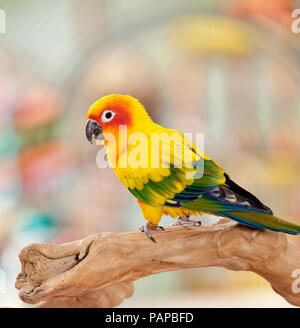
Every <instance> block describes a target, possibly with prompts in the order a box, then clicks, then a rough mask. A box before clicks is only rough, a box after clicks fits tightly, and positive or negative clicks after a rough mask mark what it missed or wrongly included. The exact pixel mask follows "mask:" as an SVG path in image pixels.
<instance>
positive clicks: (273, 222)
mask: <svg viewBox="0 0 300 328" xmlns="http://www.w3.org/2000/svg"><path fill="white" fill-rule="evenodd" d="M218 214H219V215H222V216H224V217H227V218H229V219H232V220H235V221H238V222H239V223H241V224H244V225H247V226H250V227H253V228H264V229H268V230H273V231H281V232H285V233H289V234H292V235H296V234H298V233H300V226H299V225H297V224H294V223H291V222H288V221H284V220H282V219H279V218H278V217H276V216H273V215H270V214H262V213H249V212H233V211H232V212H223V211H222V212H218Z"/></svg>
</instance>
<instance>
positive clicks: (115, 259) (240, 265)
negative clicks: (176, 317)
mask: <svg viewBox="0 0 300 328" xmlns="http://www.w3.org/2000/svg"><path fill="white" fill-rule="evenodd" d="M153 235H154V236H155V239H156V241H157V243H153V242H151V241H150V240H148V239H147V238H146V236H145V235H144V234H143V233H141V232H130V233H121V234H98V235H92V236H89V237H87V238H85V239H83V240H80V241H74V242H71V243H68V244H63V245H57V246H54V245H50V244H32V245H29V246H27V247H25V248H24V249H23V250H22V251H21V253H20V261H21V265H22V270H21V273H20V274H19V275H18V277H17V280H16V288H17V289H19V290H20V293H19V296H20V298H21V299H22V300H23V301H24V302H27V303H38V302H41V301H43V303H42V304H41V305H40V306H42V307H114V306H117V305H118V304H120V303H121V302H122V301H123V299H125V298H126V297H129V296H131V295H132V293H133V286H132V282H133V281H135V280H137V279H139V278H142V277H145V276H148V275H151V274H155V273H159V272H164V271H174V270H179V269H184V268H198V267H208V266H217V267H222V268H226V269H228V270H237V271H252V272H255V273H257V274H258V275H260V276H262V277H263V278H265V279H266V280H267V281H269V283H270V284H271V286H272V288H273V289H274V291H275V292H277V293H278V294H280V295H281V296H282V297H284V298H285V299H286V300H287V301H288V302H289V303H291V304H294V305H298V306H300V293H295V292H293V291H292V285H293V282H294V281H295V277H293V276H292V272H293V270H295V269H300V249H299V246H297V244H295V243H294V242H293V241H291V240H289V239H288V238H287V237H286V235H285V234H282V233H277V232H271V231H267V230H251V229H248V228H246V227H243V226H240V225H236V224H234V223H232V222H230V223H228V222H224V221H221V223H218V224H216V225H213V226H207V227H200V228H196V227H170V228H167V229H166V231H159V232H154V233H153Z"/></svg>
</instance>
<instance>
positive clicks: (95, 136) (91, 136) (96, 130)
mask: <svg viewBox="0 0 300 328" xmlns="http://www.w3.org/2000/svg"><path fill="white" fill-rule="evenodd" d="M85 134H86V137H87V139H88V141H89V142H90V143H91V144H92V145H96V141H97V140H104V137H103V134H102V128H101V126H100V125H99V124H98V123H97V122H96V121H95V120H92V119H89V120H88V121H87V123H86V127H85Z"/></svg>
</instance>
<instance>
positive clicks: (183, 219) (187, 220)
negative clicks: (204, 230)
mask: <svg viewBox="0 0 300 328" xmlns="http://www.w3.org/2000/svg"><path fill="white" fill-rule="evenodd" d="M182 225H190V226H193V227H200V226H201V221H194V220H190V216H189V215H186V216H180V217H179V218H178V220H177V221H176V222H175V223H172V226H182Z"/></svg>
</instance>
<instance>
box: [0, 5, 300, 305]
mask: <svg viewBox="0 0 300 328" xmlns="http://www.w3.org/2000/svg"><path fill="white" fill-rule="evenodd" d="M295 8H300V1H290V0H272V1H264V0H243V1H235V0H227V1H218V0H206V1H200V0H189V1H174V0H164V1H157V0H131V1H122V0H85V1H80V0H64V1H51V0H44V1H38V0H22V1H11V0H0V9H2V10H5V13H6V34H0V306H8V307H11V306H12V307H16V306H21V307H27V306H29V305H26V304H24V303H22V302H21V301H20V300H19V299H18V296H17V291H16V290H15V288H14V281H15V278H16V275H17V273H18V272H19V270H20V264H19V261H18V257H17V255H18V253H19V251H20V250H21V248H22V247H23V246H25V245H27V244H29V243H33V242H51V243H63V242H68V241H71V240H75V239H80V238H82V237H85V236H86V235H88V234H91V233H95V232H101V231H113V232H122V231H129V230H133V229H137V228H138V226H139V225H141V224H143V219H142V216H141V213H140V210H139V208H138V206H137V204H136V202H135V200H134V199H133V197H131V196H130V195H129V194H128V192H127V191H126V189H125V188H124V187H123V186H122V185H121V184H120V183H119V182H118V181H117V178H116V177H115V176H114V174H113V172H112V170H110V169H99V168H98V167H97V165H96V153H97V151H98V149H97V148H95V147H92V145H90V144H89V143H88V142H87V140H86V138H85V133H84V128H85V122H86V112H87V110H88V108H89V106H90V105H91V104H92V103H93V102H94V101H95V100H96V99H98V98H99V97H101V96H103V95H106V94H109V93H121V94H130V95H132V96H134V97H136V98H138V99H140V101H141V102H142V103H143V104H144V105H145V106H146V108H147V109H148V111H149V112H150V113H151V115H152V117H153V118H154V119H155V120H156V121H157V122H159V123H161V124H165V125H166V126H168V127H171V128H177V129H180V130H181V131H182V132H203V133H205V149H204V150H205V152H206V153H207V154H208V155H209V156H210V157H212V158H214V159H215V160H216V161H217V162H219V163H221V164H222V166H223V167H224V168H225V169H226V171H227V172H229V173H230V175H231V177H232V178H233V179H234V180H236V181H237V182H238V183H239V184H241V185H242V186H243V187H245V188H248V189H249V190H250V191H252V192H253V193H255V194H256V195H257V196H258V197H259V198H261V199H262V200H264V202H265V203H266V204H267V205H269V206H270V207H272V208H273V209H274V211H275V212H276V214H278V216H282V217H283V218H287V219H290V220H292V221H295V222H298V223H300V181H299V165H300V153H299V146H300V129H299V124H300V61H299V59H300V33H299V34H294V33H293V32H292V30H291V24H292V22H293V20H294V18H291V13H292V11H293V10H294V9H295ZM203 219H204V221H206V222H207V223H209V222H212V221H211V219H210V218H208V217H203ZM170 222H171V221H170V219H168V218H165V219H164V220H163V221H162V224H163V225H168V224H170ZM295 241H296V242H297V239H296V238H295ZM121 306H129V307H131V306H133V307H134V306H152V307H157V306H163V307H184V306H188V307H210V306H223V307H224V306H225V307H231V306H240V307H246V306H253V307H266V306H278V307H281V306H282V307H288V306H290V305H289V304H288V303H287V302H285V301H284V300H283V299H282V298H281V297H280V296H278V295H277V294H275V293H274V292H273V291H272V290H271V288H270V286H269V285H268V283H267V282H265V281H264V280H263V279H262V278H259V277H258V276H256V275H255V274H251V273H246V272H245V273H243V272H237V273H236V272H231V271H226V270H223V269H219V268H203V269H193V270H182V271H177V272H170V273H163V274H159V275H154V276H151V277H147V278H144V279H141V280H139V281H138V282H137V283H136V284H135V294H134V296H133V297H132V298H131V299H128V300H126V301H125V302H124V303H123V304H122V305H121Z"/></svg>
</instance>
